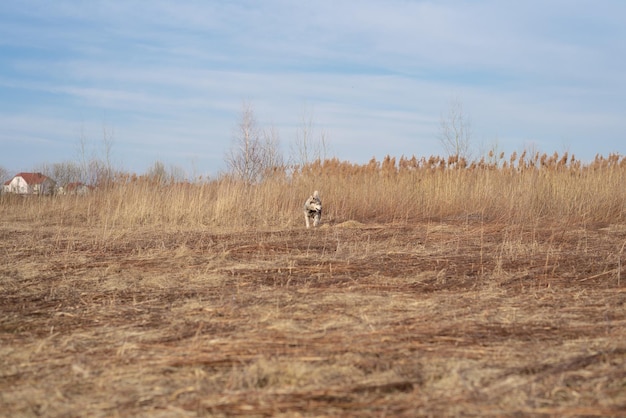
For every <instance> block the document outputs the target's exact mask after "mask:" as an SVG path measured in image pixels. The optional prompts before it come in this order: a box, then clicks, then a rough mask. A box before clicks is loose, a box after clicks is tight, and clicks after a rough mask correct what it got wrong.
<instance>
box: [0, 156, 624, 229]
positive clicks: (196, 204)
mask: <svg viewBox="0 0 626 418" xmlns="http://www.w3.org/2000/svg"><path fill="white" fill-rule="evenodd" d="M625 184H626V157H621V156H619V155H610V156H609V157H608V158H605V157H601V156H598V157H596V159H595V160H594V161H593V162H591V163H588V164H582V163H581V162H580V161H578V160H576V159H575V158H574V157H573V156H572V157H570V156H568V155H567V154H565V155H561V156H559V155H557V154H553V155H551V156H548V155H546V154H543V155H539V154H535V155H527V154H526V153H523V154H522V155H520V156H518V155H517V154H513V155H511V156H510V157H509V158H508V159H505V158H504V156H503V155H500V156H493V155H492V154H491V155H490V157H489V158H488V160H487V161H486V160H481V161H478V162H474V163H471V164H469V163H467V162H465V161H464V160H462V159H458V158H448V159H444V158H441V157H430V158H429V159H426V158H421V159H417V158H415V157H413V158H411V159H408V158H404V157H402V158H400V159H399V160H396V159H395V158H392V157H386V158H385V159H384V160H383V161H376V160H372V161H370V162H369V163H368V164H363V165H359V164H352V163H349V162H344V161H339V160H336V159H330V160H326V161H317V162H315V163H313V164H310V165H307V166H305V167H300V168H298V169H296V170H294V171H293V172H291V173H289V175H287V174H286V173H283V172H280V173H278V174H277V175H275V176H273V177H270V178H268V179H267V180H266V181H264V182H262V183H260V184H246V183H243V182H238V181H235V180H233V179H230V178H228V177H223V178H220V179H216V180H212V181H205V182H195V183H165V184H164V183H162V182H154V181H150V180H149V179H142V178H137V177H136V176H133V177H132V178H131V177H126V178H124V179H122V180H121V181H118V182H116V183H114V184H112V185H110V186H109V187H105V188H100V189H98V190H96V191H94V192H93V193H91V194H90V195H88V196H52V197H35V196H32V197H27V198H23V197H18V196H11V195H3V196H2V198H1V200H0V201H1V206H0V208H1V210H2V215H3V216H2V217H3V219H4V220H5V221H6V222H19V221H20V220H24V221H39V222H42V223H48V224H59V225H84V226H93V227H101V228H103V229H119V228H127V227H133V226H140V225H152V226H171V227H181V228H211V229H214V228H222V229H235V230H236V229H242V228H250V227H256V228H275V227H280V228H289V227H300V226H302V225H303V224H304V221H303V219H302V217H303V216H302V209H301V208H302V204H303V202H304V200H305V199H306V198H307V197H308V196H309V195H310V194H311V193H312V192H313V190H319V191H320V193H321V197H322V200H323V203H324V215H323V222H326V223H339V222H343V221H347V220H357V221H360V222H364V223H367V222H377V223H411V222H419V221H424V220H451V219H456V220H463V219H482V220H485V221H490V220H498V221H501V222H505V223H527V224H532V223H536V222H559V223H562V222H566V223H619V222H624V221H625V215H626V188H625V187H624V185H625Z"/></svg>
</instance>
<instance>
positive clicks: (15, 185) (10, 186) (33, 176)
mask: <svg viewBox="0 0 626 418" xmlns="http://www.w3.org/2000/svg"><path fill="white" fill-rule="evenodd" d="M55 185H56V183H55V181H54V180H52V179H51V178H50V177H47V176H44V175H43V174H41V173H18V174H16V175H15V177H13V178H12V179H11V180H9V181H7V182H6V183H4V185H3V186H2V191H3V192H5V193H16V194H23V195H26V194H53V193H54V187H55Z"/></svg>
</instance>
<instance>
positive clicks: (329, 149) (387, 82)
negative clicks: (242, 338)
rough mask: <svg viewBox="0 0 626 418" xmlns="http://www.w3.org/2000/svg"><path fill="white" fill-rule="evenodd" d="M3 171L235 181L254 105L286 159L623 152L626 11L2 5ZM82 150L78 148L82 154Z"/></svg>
mask: <svg viewBox="0 0 626 418" xmlns="http://www.w3.org/2000/svg"><path fill="white" fill-rule="evenodd" d="M0 97H1V100H0V167H3V168H4V169H6V170H8V171H10V172H18V171H29V170H32V169H34V168H36V167H39V166H41V165H42V164H52V163H59V162H67V161H77V160H78V159H79V158H80V156H81V155H84V154H86V153H88V154H89V155H90V156H100V157H101V156H102V155H103V154H104V153H105V151H104V149H105V145H104V144H105V143H106V144H108V145H109V147H110V148H109V151H110V157H111V160H112V161H113V163H114V164H115V165H116V166H117V167H118V168H120V169H122V170H125V171H130V172H136V173H142V172H146V171H147V170H148V169H149V168H150V167H151V166H152V165H153V164H154V163H155V162H157V161H159V162H161V163H163V164H164V165H165V166H166V167H177V168H178V169H182V170H184V171H185V172H186V173H187V174H188V175H189V176H197V175H207V176H215V175H218V174H219V173H221V172H225V170H226V169H227V166H226V164H225V155H226V154H227V152H228V151H229V150H231V149H232V147H233V146H234V144H235V143H234V140H235V138H236V127H237V125H238V123H239V121H240V120H241V113H242V108H243V107H244V105H245V104H247V105H248V106H250V108H251V109H253V111H254V115H255V117H256V121H257V125H258V127H259V128H260V129H263V130H268V129H270V128H273V129H274V132H276V133H277V134H278V137H279V140H280V147H281V150H282V151H283V154H284V155H285V157H286V158H292V157H293V155H294V151H295V150H297V149H298V143H299V142H298V138H302V133H303V129H305V127H306V130H307V132H308V134H309V135H310V138H312V141H317V143H318V144H319V143H320V141H321V138H323V139H324V142H323V143H324V154H325V156H327V157H336V158H339V159H340V160H347V161H352V162H355V163H365V162H367V161H369V160H370V159H371V158H372V157H375V158H377V159H379V160H380V159H382V158H384V156H385V155H391V156H396V157H400V156H402V155H404V156H412V155H415V156H417V157H418V158H419V157H421V156H425V157H428V156H430V155H445V150H444V148H443V146H442V143H441V141H440V139H439V138H440V135H441V122H442V120H443V121H445V120H447V115H448V114H449V110H450V109H451V106H453V105H454V104H457V105H460V106H461V107H462V112H463V115H464V116H465V118H466V120H467V121H468V126H469V127H471V130H470V132H471V137H470V145H471V150H472V154H473V155H474V156H480V155H482V154H484V153H486V152H487V151H488V150H489V149H492V148H495V149H496V150H498V151H503V152H505V153H506V154H507V155H508V154H510V153H511V152H513V151H517V152H519V151H521V150H524V149H531V150H537V151H540V152H546V153H548V154H552V153H553V152H555V151H556V152H558V153H563V152H566V151H567V152H569V153H570V154H574V155H576V157H577V158H578V159H580V160H583V161H590V160H592V159H593V158H594V156H595V155H596V154H601V155H605V156H606V155H608V154H609V153H620V154H624V153H626V141H625V138H624V135H625V133H626V2H624V1H622V0H591V1H585V0H567V1H561V0H548V1H545V0H540V1H537V0H528V1H502V0H475V1H462V0H442V1H419V0H385V1H382V0H380V1H375V0H359V1H354V0H353V1H347V0H316V1H311V2H297V1H288V0H264V1H255V0H231V1H226V0H206V1H202V0H197V1H196V0H187V1H183V2H174V1H165V0H150V1H143V0H128V1H121V0H120V1H115V0H89V1H82V0H72V1H69V0H55V1H47V0H3V1H2V2H1V3H0ZM81 144H83V145H85V147H84V151H81V150H80V149H81V146H80V145H81Z"/></svg>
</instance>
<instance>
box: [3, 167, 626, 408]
mask: <svg viewBox="0 0 626 418" xmlns="http://www.w3.org/2000/svg"><path fill="white" fill-rule="evenodd" d="M490 158H491V159H490V160H489V161H481V162H477V163H473V164H468V163H467V162H465V161H463V160H462V159H454V158H450V159H442V158H436V157H433V158H430V159H416V158H412V159H407V158H401V159H399V160H398V161H396V160H395V159H394V158H391V157H388V158H386V159H385V160H384V161H382V162H378V161H372V162H370V163H369V164H366V165H355V164H350V163H345V162H341V161H336V160H329V161H324V162H318V163H315V164H312V165H309V166H306V167H303V168H301V169H299V170H297V171H296V172H295V173H292V174H291V175H289V176H287V175H285V174H284V173H282V172H280V173H276V174H275V175H273V176H268V179H267V180H266V181H264V182H263V183H261V184H252V185H251V184H242V183H239V182H234V181H229V180H228V179H226V178H224V179H220V180H215V181H211V182H196V183H189V184H181V183H176V184H173V183H172V184H169V183H163V182H153V181H150V180H149V179H141V178H131V177H125V178H118V179H117V182H116V184H114V185H112V186H111V185H110V186H109V187H107V188H106V189H105V188H100V189H99V190H98V191H96V192H95V193H92V194H91V195H88V196H55V197H29V198H22V197H15V196H3V197H2V198H1V200H0V209H1V215H2V219H1V220H0V411H2V412H1V414H5V415H7V416H35V415H45V416H226V415H253V416H268V415H284V416H294V415H296V416H297V415H302V416H318V415H327V416H330V415H341V416H384V415H386V416H416V415H431V416H441V415H448V416H449V415H482V416H484V415H513V414H519V415H527V414H532V415H552V416H575V415H591V416H593V415H607V416H611V415H613V416H620V415H623V413H624V411H625V410H626V307H625V303H626V286H625V282H626V277H625V275H624V268H623V267H622V265H623V263H624V261H625V259H626V258H625V256H624V249H625V247H626V223H625V218H624V217H625V215H626V189H625V188H624V187H623V185H624V184H626V182H625V180H626V160H625V159H624V158H622V157H619V156H609V157H608V158H602V157H598V158H597V159H596V160H595V161H594V162H592V163H590V164H581V163H580V162H579V161H577V160H576V159H575V158H573V157H568V156H567V155H565V156H558V155H553V156H545V157H544V156H539V155H534V156H527V155H521V156H517V155H513V156H511V157H510V158H508V159H505V158H504V156H502V155H500V156H493V155H492V156H491V157H490ZM314 189H319V190H320V192H321V195H322V199H323V201H324V205H325V207H324V210H325V213H324V217H323V219H322V226H321V227H320V228H317V229H312V230H306V229H304V219H303V218H302V213H301V206H302V203H303V200H304V199H305V198H306V197H307V196H308V195H309V194H310V193H311V192H312V191H313V190H314Z"/></svg>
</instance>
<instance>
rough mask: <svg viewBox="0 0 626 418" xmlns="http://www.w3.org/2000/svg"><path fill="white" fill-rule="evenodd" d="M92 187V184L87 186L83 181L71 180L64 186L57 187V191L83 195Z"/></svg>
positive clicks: (65, 193) (64, 193) (63, 193)
mask: <svg viewBox="0 0 626 418" xmlns="http://www.w3.org/2000/svg"><path fill="white" fill-rule="evenodd" d="M93 189H94V187H93V186H87V185H86V184H85V183H80V182H73V183H67V184H66V185H65V186H61V187H59V188H58V189H57V193H58V194H60V195H78V196H84V195H86V194H88V193H89V192H91V191H92V190H93Z"/></svg>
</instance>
